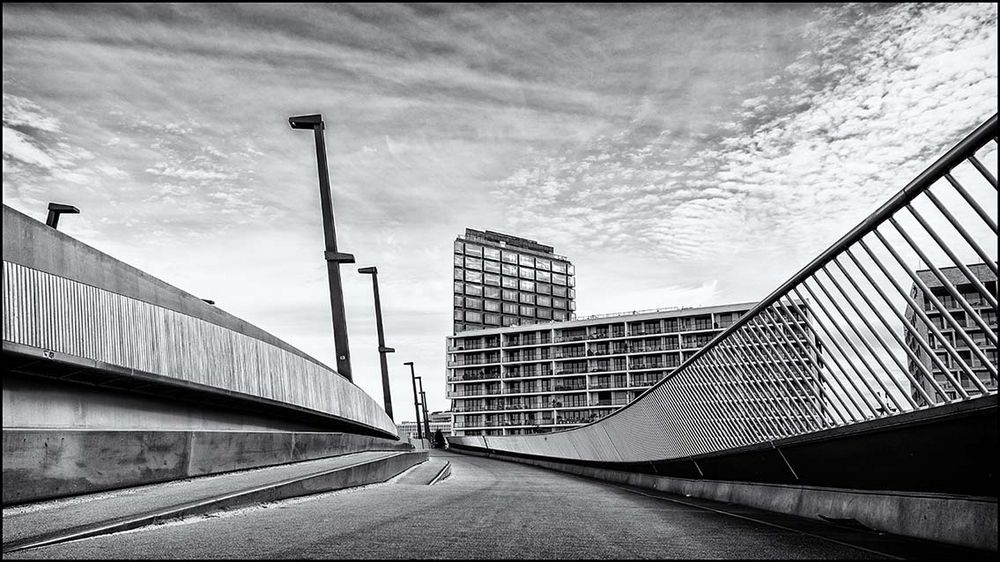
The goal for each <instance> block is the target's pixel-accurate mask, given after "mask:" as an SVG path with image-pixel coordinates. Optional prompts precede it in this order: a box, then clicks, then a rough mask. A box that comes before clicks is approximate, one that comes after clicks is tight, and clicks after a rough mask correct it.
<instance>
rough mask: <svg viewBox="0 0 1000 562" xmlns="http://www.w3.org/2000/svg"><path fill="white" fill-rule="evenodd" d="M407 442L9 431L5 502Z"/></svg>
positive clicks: (286, 435) (399, 447)
mask: <svg viewBox="0 0 1000 562" xmlns="http://www.w3.org/2000/svg"><path fill="white" fill-rule="evenodd" d="M383 450H384V451H390V450H392V451H410V450H413V449H412V447H411V446H410V445H409V444H408V443H401V442H399V441H396V440H391V439H380V438H377V437H368V436H363V435H354V434H347V433H299V432H243V431H73V430H48V431H45V430H14V429H6V428H5V429H4V431H3V504H4V505H10V504H19V503H25V502H31V501H38V500H43V499H48V498H57V497H62V496H69V495H75V494H84V493H91V492H98V491H101V490H109V489H114V488H124V487H130V486H138V485H144V484H151V483H156V482H164V481H168V480H175V479H178V478H187V477H192V476H203V475H207V474H216V473H220V472H228V471H232V470H242V469H247V468H255V467H262V466H270V465H276V464H283V463H289V462H295V461H303V460H310V459H317V458H324V457H331V456H337V455H344V454H348V453H354V452H359V451H383Z"/></svg>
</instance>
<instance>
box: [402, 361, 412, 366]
mask: <svg viewBox="0 0 1000 562" xmlns="http://www.w3.org/2000/svg"><path fill="white" fill-rule="evenodd" d="M403 365H413V361H407V362H406V363H403Z"/></svg>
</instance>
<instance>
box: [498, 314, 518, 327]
mask: <svg viewBox="0 0 1000 562" xmlns="http://www.w3.org/2000/svg"><path fill="white" fill-rule="evenodd" d="M516 321H517V318H514V317H513V316H504V317H503V320H502V322H501V323H502V324H503V325H504V326H513V325H514V323H515V322H516Z"/></svg>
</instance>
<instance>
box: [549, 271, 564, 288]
mask: <svg viewBox="0 0 1000 562" xmlns="http://www.w3.org/2000/svg"><path fill="white" fill-rule="evenodd" d="M552 282H553V283H555V284H557V285H565V284H566V276H565V275H562V274H559V273H553V274H552Z"/></svg>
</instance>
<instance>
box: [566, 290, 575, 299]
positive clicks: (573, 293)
mask: <svg viewBox="0 0 1000 562" xmlns="http://www.w3.org/2000/svg"><path fill="white" fill-rule="evenodd" d="M566 292H567V293H569V294H568V295H567V296H568V297H569V298H571V299H575V298H576V289H568V290H567V291H566Z"/></svg>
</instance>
